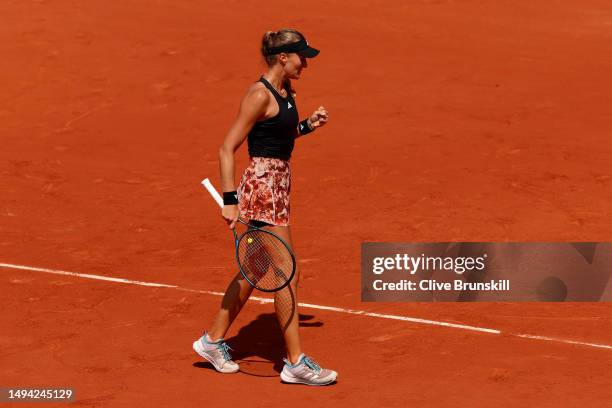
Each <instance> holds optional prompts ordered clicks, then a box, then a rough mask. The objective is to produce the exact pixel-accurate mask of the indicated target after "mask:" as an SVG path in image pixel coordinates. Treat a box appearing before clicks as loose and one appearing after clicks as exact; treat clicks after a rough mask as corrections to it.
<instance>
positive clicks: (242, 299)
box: [208, 272, 253, 341]
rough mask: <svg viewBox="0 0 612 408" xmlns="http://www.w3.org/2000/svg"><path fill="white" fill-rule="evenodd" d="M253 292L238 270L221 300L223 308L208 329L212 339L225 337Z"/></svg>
mask: <svg viewBox="0 0 612 408" xmlns="http://www.w3.org/2000/svg"><path fill="white" fill-rule="evenodd" d="M251 292H253V287H252V286H251V285H249V283H248V282H247V281H246V280H245V279H244V277H243V276H242V275H241V274H240V272H238V273H237V274H236V276H235V277H234V279H232V281H231V282H230V284H229V286H228V287H227V290H226V291H225V295H223V300H222V301H221V309H220V310H219V313H217V317H216V318H215V322H214V323H213V325H212V327H211V328H210V330H209V331H208V337H210V339H211V340H212V341H217V340H218V339H220V338H222V337H225V334H226V333H227V331H228V329H229V327H230V325H231V324H232V322H233V321H234V319H235V318H236V316H238V313H240V310H242V306H244V304H245V303H246V301H247V300H248V299H249V296H251Z"/></svg>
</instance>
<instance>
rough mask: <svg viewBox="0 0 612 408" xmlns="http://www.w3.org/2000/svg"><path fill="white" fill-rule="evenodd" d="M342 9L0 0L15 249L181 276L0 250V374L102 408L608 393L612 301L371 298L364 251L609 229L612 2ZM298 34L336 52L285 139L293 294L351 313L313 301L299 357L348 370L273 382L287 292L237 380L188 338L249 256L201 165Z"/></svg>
mask: <svg viewBox="0 0 612 408" xmlns="http://www.w3.org/2000/svg"><path fill="white" fill-rule="evenodd" d="M348 4H349V3H345V2H337V1H310V2H308V3H299V4H294V3H292V2H278V1H268V2H266V4H265V6H263V5H261V3H260V2H255V1H244V2H242V1H229V2H197V1H171V0H160V1H144V0H137V1H136V0H129V1H128V0H126V1H116V2H104V1H98V0H95V1H93V0H92V1H87V2H83V1H66V0H57V1H52V0H49V1H25V0H20V1H9V0H5V1H2V2H1V3H0V15H1V16H2V25H1V26H0V51H1V55H2V58H1V60H0V72H1V73H2V75H1V79H0V82H1V84H2V87H1V89H2V92H1V93H0V125H1V131H0V132H1V133H0V138H1V142H2V143H1V148H0V191H1V192H2V198H1V200H0V263H2V264H12V265H22V266H29V267H36V268H49V269H52V270H63V271H71V272H76V273H79V274H93V275H99V276H102V277H114V278H123V279H126V280H138V281H145V282H153V283H161V284H167V285H175V286H177V287H176V288H168V287H152V286H142V285H136V284H132V283H121V282H113V281H104V280H99V279H88V278H86V277H82V276H68V275H59V274H52V273H45V272H40V271H34V270H23V269H16V268H15V267H12V266H7V265H4V266H2V267H0V291H1V296H0V309H1V310H2V312H1V314H0V350H1V352H0V386H44V387H49V386H72V387H74V388H75V389H76V393H77V401H76V402H74V403H73V405H74V406H84V407H133V406H139V405H143V404H145V405H146V406H151V407H153V406H155V407H158V406H159V407H165V406H176V407H194V406H206V407H212V406H234V405H237V404H244V405H245V406H255V407H260V406H261V407H263V406H280V405H286V406H300V407H302V406H309V407H316V406H323V405H321V404H325V405H324V406H338V407H361V406H388V407H400V406H401V407H405V406H418V407H491V406H497V407H528V406H533V407H536V406H537V407H560V406H562V407H581V408H585V407H603V406H606V404H609V402H610V400H611V399H612V389H611V388H610V383H611V381H612V375H611V369H612V308H611V306H610V305H609V304H607V303H582V304H580V303H564V304H541V303H503V304H500V303H470V304H458V303H438V304H429V303H361V302H360V270H359V256H360V252H359V251H360V243H361V242H363V241H399V242H412V241H610V240H612V225H611V223H610V218H609V213H608V212H609V209H610V204H611V202H612V168H611V165H610V157H612V143H611V142H610V133H611V130H612V125H611V124H610V106H611V103H612V97H611V95H612V81H610V72H611V69H612V56H611V54H610V44H611V42H612V6H611V5H610V3H609V2H607V1H593V0H586V1H562V2H560V1H548V0H547V1H544V0H542V1H537V2H528V1H521V2H515V1H505V0H503V1H408V2H396V3H393V4H392V3H391V2H382V1H380V2H371V3H367V4H366V2H363V1H357V2H351V3H350V6H347V5H348ZM283 26H290V27H296V28H298V29H299V30H301V31H302V32H304V33H305V34H306V35H307V37H308V39H309V41H310V43H311V44H312V45H314V46H316V47H319V48H320V49H321V50H322V52H321V55H320V56H319V57H318V58H317V59H315V60H313V61H312V62H311V64H310V66H309V67H308V69H306V70H305V71H304V72H303V79H302V80H300V81H299V82H297V83H296V84H295V86H296V88H297V90H298V100H297V101H298V104H299V107H300V112H301V116H305V115H306V114H308V113H310V112H312V110H314V109H315V108H316V107H317V106H319V105H321V104H323V105H325V107H327V108H328V110H329V112H330V123H329V124H328V125H327V126H326V127H325V128H324V129H322V130H320V131H317V132H316V133H314V134H312V135H309V136H307V137H306V138H304V139H300V140H299V141H298V142H297V144H296V150H295V152H294V156H293V159H292V166H293V186H292V225H293V228H292V229H293V234H294V241H295V245H296V253H297V256H298V257H299V260H300V261H299V265H300V267H301V269H302V279H301V282H300V293H299V297H300V299H299V300H300V301H301V302H305V303H309V304H313V305H323V306H333V307H337V308H341V309H343V310H322V309H320V308H309V307H303V308H302V309H301V322H302V326H303V327H302V331H301V333H302V338H303V342H304V348H305V351H306V352H307V353H309V354H311V355H312V356H313V357H315V359H316V360H318V361H319V362H320V363H321V364H322V365H324V366H329V367H330V368H333V369H335V370H337V371H338V372H339V381H338V383H337V384H336V385H333V386H331V387H326V388H314V387H312V388H311V387H304V386H289V385H282V384H280V382H279V378H278V372H277V371H278V370H280V368H281V364H282V363H281V358H282V356H283V350H282V341H281V336H280V331H279V328H278V327H277V324H276V321H275V318H274V314H273V311H274V309H273V306H272V304H270V303H265V302H261V301H252V302H251V303H249V304H247V306H246V307H245V309H244V311H243V313H242V314H241V315H240V316H239V318H238V320H237V321H236V323H235V324H234V326H233V327H232V329H231V330H230V333H229V334H228V336H227V338H228V339H229V342H230V345H231V346H232V347H233V348H234V349H236V352H235V356H236V357H237V359H238V360H239V362H240V363H241V367H242V372H241V373H238V374H235V375H221V374H218V373H216V372H215V371H214V370H213V369H212V367H211V366H210V365H209V364H207V363H204V362H202V361H201V359H200V358H199V357H198V356H197V355H196V354H195V353H194V352H193V351H192V350H191V343H192V341H193V340H194V339H195V338H196V337H198V336H199V335H201V332H202V330H203V329H204V328H205V327H206V326H207V325H208V324H209V322H210V321H211V319H212V317H213V316H214V313H215V312H216V310H217V308H218V307H219V304H220V297H219V296H218V295H215V294H214V293H211V291H212V292H223V291H224V290H225V287H226V284H227V282H228V281H229V279H230V277H231V276H232V274H233V273H234V266H233V265H234V264H233V262H234V260H233V253H232V250H233V247H232V242H231V234H230V232H229V231H228V230H227V227H225V226H224V223H223V222H222V220H221V218H220V215H219V211H218V208H217V207H216V205H215V204H214V203H213V202H212V201H211V199H210V198H209V196H208V195H207V194H206V192H205V191H204V190H203V189H202V187H201V186H200V184H199V182H200V180H201V179H202V178H204V177H211V178H212V180H213V182H214V183H215V184H216V185H218V183H219V178H218V162H217V148H218V146H219V144H220V142H221V140H222V138H223V136H224V134H225V132H226V130H227V128H228V127H229V124H230V123H231V121H232V119H233V118H234V116H235V114H236V111H237V107H238V101H239V99H240V97H241V96H242V94H243V92H244V90H245V89H246V87H248V85H249V84H250V83H251V82H252V81H255V80H256V79H257V78H258V77H259V75H260V74H261V73H262V72H264V66H263V63H262V62H260V57H259V54H258V47H259V41H260V38H261V35H262V34H263V32H264V31H266V30H269V29H278V28H281V27H283ZM247 160H248V157H247V154H246V149H245V147H243V148H242V149H241V150H240V152H239V155H238V164H237V168H238V171H241V170H242V169H243V168H244V167H245V166H246V164H247ZM345 309H353V310H359V311H364V312H375V313H379V314H390V315H394V316H404V317H412V318H418V319H429V320H432V321H435V322H449V323H456V324H463V325H469V326H474V327H478V328H489V329H495V330H499V331H500V332H501V334H495V333H487V332H482V331H474V330H466V329H461V328H454V327H444V326H439V325H435V324H428V323H426V322H415V321H405V320H392V319H387V318H383V317H380V316H366V315H363V314H362V315H359V314H348V313H346V312H345V311H344V310H345ZM523 334H526V335H531V336H543V337H546V339H543V340H542V339H540V340H538V339H533V338H525V337H518V336H517V335H523ZM572 341H574V342H578V343H579V344H573V343H571V342H572ZM582 343H588V344H582ZM25 405H27V404H23V405H20V406H25ZM52 405H53V404H49V405H46V406H52ZM41 406H42V405H41ZM58 406H62V405H61V404H58Z"/></svg>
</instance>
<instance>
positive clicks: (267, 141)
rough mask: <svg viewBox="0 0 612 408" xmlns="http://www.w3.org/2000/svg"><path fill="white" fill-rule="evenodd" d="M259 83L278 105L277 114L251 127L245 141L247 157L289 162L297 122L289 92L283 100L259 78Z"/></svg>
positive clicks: (268, 84)
mask: <svg viewBox="0 0 612 408" xmlns="http://www.w3.org/2000/svg"><path fill="white" fill-rule="evenodd" d="M259 81H260V82H261V83H262V84H264V85H265V86H266V88H268V89H269V90H270V92H272V95H274V98H275V99H276V102H277V103H278V114H277V115H276V116H274V117H271V118H268V119H265V120H262V121H259V122H256V123H255V125H253V128H252V129H251V131H250V132H249V135H248V139H247V141H248V145H249V155H250V156H251V157H272V158H276V159H283V160H289V158H290V157H291V152H292V151H293V145H294V143H295V137H296V136H297V125H298V122H299V116H298V112H297V107H296V106H295V101H294V100H293V97H292V96H291V92H289V90H287V97H286V98H283V97H282V96H280V95H279V93H278V92H276V89H274V87H273V86H272V85H270V83H269V82H268V81H266V79H265V78H264V77H261V78H260V79H259Z"/></svg>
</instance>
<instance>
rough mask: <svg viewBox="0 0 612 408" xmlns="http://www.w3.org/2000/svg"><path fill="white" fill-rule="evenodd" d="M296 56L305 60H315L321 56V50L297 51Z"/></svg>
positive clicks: (306, 49)
mask: <svg viewBox="0 0 612 408" xmlns="http://www.w3.org/2000/svg"><path fill="white" fill-rule="evenodd" d="M296 54H298V55H300V56H302V57H304V58H314V57H316V56H317V55H319V50H317V49H316V48H312V47H307V48H305V49H303V50H300V51H297V52H296Z"/></svg>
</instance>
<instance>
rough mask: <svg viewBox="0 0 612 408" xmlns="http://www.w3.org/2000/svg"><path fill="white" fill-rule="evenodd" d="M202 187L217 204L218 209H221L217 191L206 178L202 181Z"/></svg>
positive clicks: (220, 200)
mask: <svg viewBox="0 0 612 408" xmlns="http://www.w3.org/2000/svg"><path fill="white" fill-rule="evenodd" d="M202 185H203V186H204V187H206V189H207V190H208V192H209V193H210V195H211V196H212V198H214V199H215V201H216V202H217V204H219V207H221V208H223V199H222V198H221V196H220V195H219V193H218V192H217V190H215V188H214V187H213V185H212V183H211V182H210V180H209V179H208V178H205V179H204V180H202Z"/></svg>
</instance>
